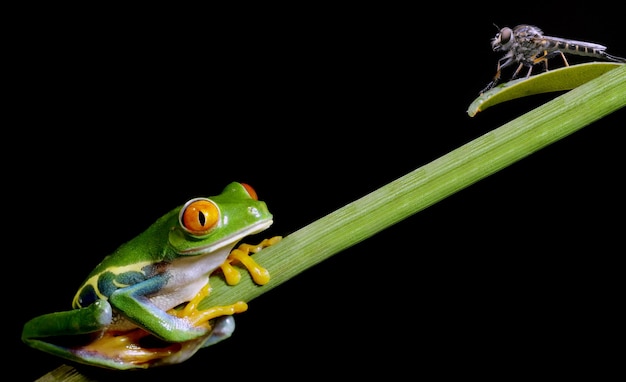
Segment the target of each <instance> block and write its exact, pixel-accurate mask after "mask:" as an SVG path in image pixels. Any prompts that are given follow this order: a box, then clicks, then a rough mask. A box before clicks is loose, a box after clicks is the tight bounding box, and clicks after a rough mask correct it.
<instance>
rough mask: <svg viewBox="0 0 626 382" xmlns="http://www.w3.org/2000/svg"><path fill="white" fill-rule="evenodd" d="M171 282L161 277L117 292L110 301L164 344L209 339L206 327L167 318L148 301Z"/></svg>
mask: <svg viewBox="0 0 626 382" xmlns="http://www.w3.org/2000/svg"><path fill="white" fill-rule="evenodd" d="M168 279H169V276H168V275H167V274H159V275H156V276H154V277H152V278H150V279H148V280H145V281H142V282H140V283H137V284H134V285H131V286H128V287H125V288H121V289H118V290H116V291H115V292H113V293H112V294H111V296H110V297H109V301H110V302H111V305H113V306H114V307H115V308H117V309H118V310H120V311H121V312H123V313H124V315H125V316H126V317H127V318H128V319H129V320H131V321H132V322H134V323H135V324H136V325H138V326H140V327H142V328H143V329H145V330H147V331H148V332H150V333H152V334H154V335H155V336H157V337H159V338H161V339H163V340H165V341H169V342H184V341H189V340H192V339H195V338H198V337H201V336H203V335H206V334H207V333H208V331H209V329H208V328H207V327H201V326H197V325H195V324H194V323H192V322H191V321H190V320H188V319H187V318H179V317H176V316H173V315H171V314H168V313H167V312H165V311H164V310H162V309H160V308H158V307H157V306H156V305H154V304H153V303H152V302H150V300H149V299H148V297H146V296H148V295H150V294H153V293H157V292H158V291H159V290H161V289H162V288H163V286H164V285H165V284H167V281H168Z"/></svg>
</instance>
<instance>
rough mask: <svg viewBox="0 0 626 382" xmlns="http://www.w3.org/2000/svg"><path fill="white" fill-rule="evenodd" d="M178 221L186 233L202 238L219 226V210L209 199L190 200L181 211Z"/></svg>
mask: <svg viewBox="0 0 626 382" xmlns="http://www.w3.org/2000/svg"><path fill="white" fill-rule="evenodd" d="M178 220H179V221H180V225H181V226H182V227H183V228H184V229H185V230H186V231H187V232H189V233H190V234H192V235H194V236H202V235H206V234H207V233H209V232H210V231H211V230H212V229H213V228H215V227H216V226H217V225H218V224H219V221H220V210H219V208H217V206H216V205H215V203H213V202H212V201H210V200H209V199H205V198H196V199H191V200H190V201H188V202H187V203H186V204H185V205H184V206H183V208H182V209H181V211H180V216H179V217H178Z"/></svg>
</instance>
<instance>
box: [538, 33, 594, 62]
mask: <svg viewBox="0 0 626 382" xmlns="http://www.w3.org/2000/svg"><path fill="white" fill-rule="evenodd" d="M541 44H542V45H543V46H544V47H545V48H546V49H547V50H549V51H557V50H558V51H561V52H563V53H569V54H575V55H578V56H588V57H596V58H604V59H606V53H605V52H604V51H605V50H606V46H604V45H600V44H593V43H590V42H584V41H576V40H566V39H561V38H558V37H548V36H544V37H543V38H542V39H541Z"/></svg>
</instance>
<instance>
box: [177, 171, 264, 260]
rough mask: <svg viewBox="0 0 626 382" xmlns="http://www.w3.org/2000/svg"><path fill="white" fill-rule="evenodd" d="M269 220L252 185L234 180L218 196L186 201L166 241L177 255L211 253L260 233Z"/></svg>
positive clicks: (262, 203)
mask: <svg viewBox="0 0 626 382" xmlns="http://www.w3.org/2000/svg"><path fill="white" fill-rule="evenodd" d="M272 222H273V221H272V214H271V213H270V212H269V210H268V209H267V206H266V205H265V202H262V201H260V200H258V198H257V195H256V192H255V191H254V189H253V188H252V187H250V186H249V185H247V184H245V183H237V182H233V183H231V184H229V185H228V186H226V188H224V190H223V191H222V193H221V194H219V195H217V196H212V197H209V198H194V199H191V200H189V201H188V202H187V203H185V204H184V205H183V206H182V207H181V209H180V212H179V213H178V224H176V225H175V226H174V227H173V228H172V229H171V231H170V233H169V242H170V245H171V246H172V247H173V248H174V250H175V251H176V252H177V253H178V254H179V255H198V254H203V253H210V252H213V251H216V250H218V249H221V248H224V247H226V246H228V245H231V244H233V245H234V244H235V243H237V242H238V241H239V240H241V239H242V238H243V237H245V236H248V235H252V234H255V233H259V232H261V231H263V230H265V229H267V228H268V227H269V226H270V225H272Z"/></svg>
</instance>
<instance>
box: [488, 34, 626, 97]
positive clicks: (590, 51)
mask: <svg viewBox="0 0 626 382" xmlns="http://www.w3.org/2000/svg"><path fill="white" fill-rule="evenodd" d="M491 48H492V49H493V51H494V52H506V54H505V55H504V56H503V57H502V58H500V59H499V60H498V67H497V69H496V74H495V76H494V77H493V80H492V81H491V82H490V83H489V84H488V85H487V87H485V88H484V89H483V90H482V91H481V92H480V93H481V94H482V93H484V92H486V91H487V90H489V89H491V88H493V87H494V86H496V85H497V84H498V82H499V81H500V77H501V74H502V69H504V68H506V67H508V66H510V65H512V64H519V65H518V67H517V69H516V70H515V72H514V73H513V76H512V77H511V79H515V78H516V77H517V76H518V74H519V72H520V71H521V70H522V68H523V67H528V72H527V73H526V78H528V77H530V74H531V72H532V70H533V67H534V66H535V65H537V64H539V63H543V65H544V68H545V70H546V71H547V70H548V59H550V58H552V57H555V56H558V55H560V56H561V58H563V62H564V63H565V66H569V63H568V62H567V59H566V58H565V54H564V53H567V54H574V55H578V56H587V57H595V58H599V59H603V60H608V61H614V62H625V63H626V58H622V57H617V56H613V55H610V54H608V53H606V49H607V48H606V46H604V45H600V44H594V43H591V42H585V41H577V40H569V39H564V38H559V37H552V36H544V34H543V32H542V31H541V29H539V28H537V27H536V26H533V25H526V24H522V25H518V26H516V27H515V28H513V29H511V28H509V27H504V28H502V29H500V31H499V32H498V33H497V34H496V36H495V37H494V38H492V39H491Z"/></svg>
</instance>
